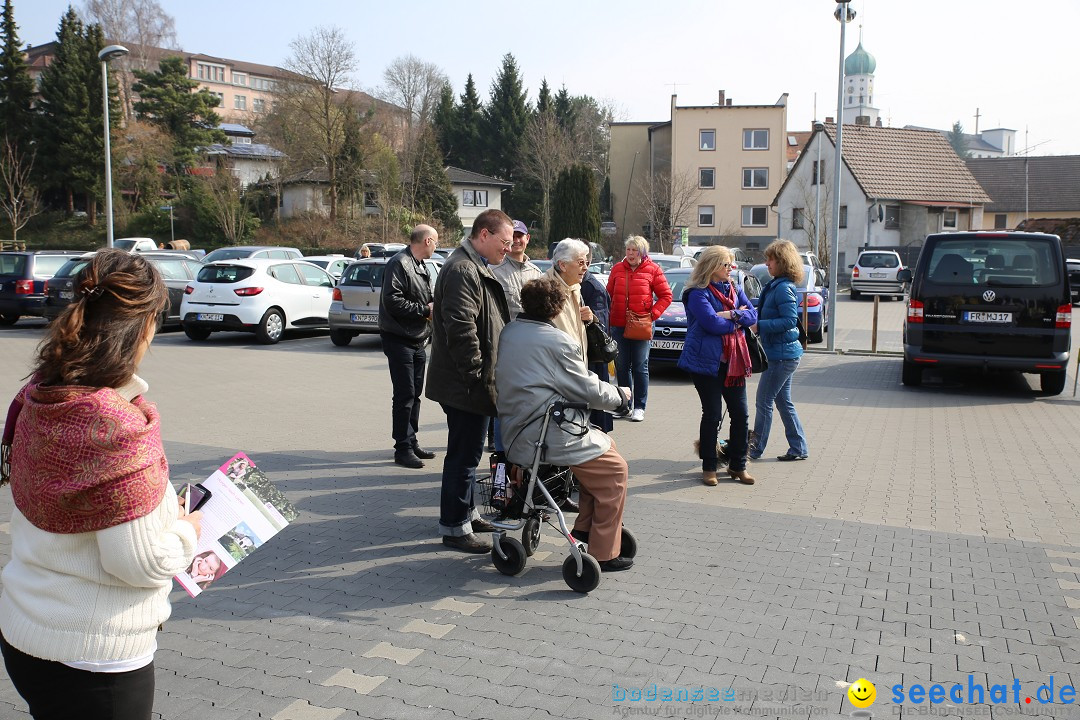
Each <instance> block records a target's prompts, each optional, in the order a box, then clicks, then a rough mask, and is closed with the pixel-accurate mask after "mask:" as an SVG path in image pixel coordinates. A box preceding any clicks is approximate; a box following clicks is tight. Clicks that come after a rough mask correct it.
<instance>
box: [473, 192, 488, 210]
mask: <svg viewBox="0 0 1080 720" xmlns="http://www.w3.org/2000/svg"><path fill="white" fill-rule="evenodd" d="M487 201H488V191H487V190H477V191H476V207H487V204H488V203H487Z"/></svg>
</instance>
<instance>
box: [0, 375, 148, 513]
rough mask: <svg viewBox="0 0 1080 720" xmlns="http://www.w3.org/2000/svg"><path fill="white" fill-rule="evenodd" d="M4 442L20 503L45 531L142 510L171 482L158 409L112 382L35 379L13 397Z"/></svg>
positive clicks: (6, 464)
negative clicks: (63, 383)
mask: <svg viewBox="0 0 1080 720" xmlns="http://www.w3.org/2000/svg"><path fill="white" fill-rule="evenodd" d="M3 446H4V448H3V449H4V460H5V462H4V466H3V468H2V469H3V479H5V480H6V479H8V477H9V476H10V480H11V494H12V497H13V498H14V500H15V506H16V507H18V508H19V511H20V512H21V513H22V514H23V515H25V516H26V519H27V520H29V521H30V522H31V523H33V525H34V526H35V527H38V528H40V529H42V530H45V531H48V532H53V533H64V534H70V533H82V532H93V531H95V530H104V529H105V528H110V527H114V526H116V525H121V524H123V523H126V522H130V521H131V520H135V519H137V518H140V517H143V516H144V515H147V514H149V513H150V512H151V511H152V510H154V508H156V507H157V506H158V505H159V504H160V503H161V499H162V497H164V494H165V486H166V484H167V483H168V481H169V463H168V461H167V460H166V459H165V450H164V448H163V447H162V445H161V427H160V420H159V417H158V412H157V408H156V407H155V406H154V404H153V403H151V402H149V401H147V400H145V399H143V398H142V397H137V398H135V399H134V400H133V401H132V402H128V401H127V400H125V399H124V398H123V397H121V396H120V394H119V393H117V391H116V390H114V389H113V388H89V387H79V386H67V387H42V386H40V385H37V384H35V383H34V382H31V383H30V384H29V385H27V386H26V387H24V388H23V389H22V390H20V391H19V394H18V395H16V396H15V400H14V401H12V403H11V407H10V409H9V410H8V419H7V424H6V425H5V426H4V437H3Z"/></svg>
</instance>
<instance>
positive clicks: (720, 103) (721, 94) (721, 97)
mask: <svg viewBox="0 0 1080 720" xmlns="http://www.w3.org/2000/svg"><path fill="white" fill-rule="evenodd" d="M718 104H719V105H720V107H724V91H723V90H721V91H720V102H719V103H718Z"/></svg>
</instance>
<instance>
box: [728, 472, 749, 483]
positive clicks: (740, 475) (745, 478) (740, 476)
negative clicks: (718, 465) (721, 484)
mask: <svg viewBox="0 0 1080 720" xmlns="http://www.w3.org/2000/svg"><path fill="white" fill-rule="evenodd" d="M727 472H728V475H730V476H731V477H733V478H734V479H736V480H738V481H739V482H741V483H742V484H743V485H753V484H754V476H753V475H751V474H750V473H748V472H746V471H745V470H732V469H731V468H728V471H727Z"/></svg>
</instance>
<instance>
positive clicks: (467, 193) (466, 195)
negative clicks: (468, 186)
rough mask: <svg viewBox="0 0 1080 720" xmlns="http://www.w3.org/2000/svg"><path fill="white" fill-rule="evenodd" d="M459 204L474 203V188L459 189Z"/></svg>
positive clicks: (469, 205)
mask: <svg viewBox="0 0 1080 720" xmlns="http://www.w3.org/2000/svg"><path fill="white" fill-rule="evenodd" d="M461 204H462V205H464V206H465V207H473V206H474V205H476V191H475V190H462V191H461Z"/></svg>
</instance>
